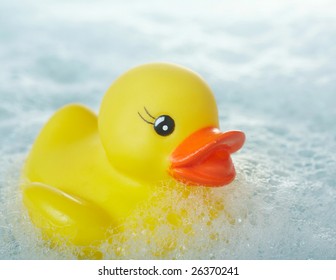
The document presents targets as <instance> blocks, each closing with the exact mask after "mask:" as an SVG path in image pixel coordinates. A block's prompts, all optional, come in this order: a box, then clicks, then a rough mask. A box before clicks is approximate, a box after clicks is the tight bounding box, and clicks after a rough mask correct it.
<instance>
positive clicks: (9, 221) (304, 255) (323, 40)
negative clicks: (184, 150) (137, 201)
mask: <svg viewBox="0 0 336 280" xmlns="http://www.w3.org/2000/svg"><path fill="white" fill-rule="evenodd" d="M49 2H50V1H48V3H47V2H44V1H16V2H13V1H12V2H8V1H7V2H4V3H1V4H0V36H1V44H0V57H1V69H2V71H1V72H0V98H1V102H0V135H1V138H0V161H1V169H0V203H1V209H0V218H1V219H0V259H54V258H56V259H67V258H76V256H75V255H74V254H72V252H70V250H66V249H65V250H62V251H57V250H54V249H51V248H50V247H49V246H47V245H46V244H45V243H44V242H43V241H42V240H41V238H40V236H39V233H38V231H37V230H36V229H35V228H34V227H33V226H32V225H31V224H30V222H29V219H28V218H27V215H26V213H25V211H24V209H23V208H22V206H21V199H20V192H19V188H18V180H19V177H20V169H21V167H22V164H23V161H24V158H25V156H26V154H27V152H28V150H29V147H30V145H31V144H32V142H33V140H34V138H35V137H36V134H37V132H38V131H39V129H40V128H41V127H42V125H43V123H45V122H46V120H47V119H48V118H49V117H50V116H51V115H52V113H53V112H54V111H55V110H56V109H57V108H58V107H60V106H62V105H64V104H67V103H70V102H80V103H84V104H87V105H89V106H90V107H91V108H93V109H95V110H97V108H98V107H99V103H100V100H101V98H102V96H103V93H104V92H105V90H106V89H107V88H108V86H109V84H110V83H111V82H112V81H113V79H114V78H115V77H116V76H117V75H119V74H121V73H122V72H123V71H125V70H127V69H128V68H130V67H132V66H134V65H138V64H141V63H144V62H149V61H153V60H156V61H157V60H160V61H162V60H166V61H170V62H175V63H179V64H183V65H185V66H187V67H190V68H192V69H193V70H195V71H196V72H199V73H200V74H201V75H202V76H203V77H204V78H205V79H206V80H207V81H208V82H209V83H210V86H211V87H212V88H213V90H214V92H215V94H216V98H217V101H218V106H219V113H220V122H221V127H222V129H223V130H229V129H241V130H243V131H244V132H245V133H246V135H247V142H246V145H245V146H244V148H243V149H242V150H241V151H240V152H239V153H237V154H235V155H234V156H233V160H234V162H235V165H236V167H237V174H238V175H237V178H236V180H235V181H234V183H233V184H231V185H230V186H228V187H225V188H220V189H213V190H212V189H201V188H195V189H194V190H193V191H192V193H191V195H190V196H189V197H188V199H182V198H181V192H180V191H179V190H180V189H179V187H177V186H170V187H163V188H158V189H157V190H156V191H155V192H154V196H155V197H161V196H162V197H164V199H163V200H162V201H161V202H160V203H157V202H156V203H153V204H152V205H150V206H149V209H150V211H147V212H146V211H142V210H141V209H138V211H137V212H136V213H135V216H134V217H133V218H132V219H130V220H129V221H127V222H126V225H128V226H129V227H128V228H129V230H128V231H127V230H126V231H125V232H124V233H123V234H119V235H116V236H114V238H113V239H112V240H111V243H112V245H113V246H112V245H110V244H109V243H107V244H104V245H103V247H102V250H103V252H104V254H105V257H106V258H125V259H129V258H141V259H142V258H177V259H183V258H190V259H194V258H200V259H202V258H204V259H208V258H216V259H226V258H229V259H249V258H253V259H308V258H312V259H335V258H336V253H335V252H336V218H335V217H336V216H335V212H336V203H335V201H336V189H335V182H336V177H335V170H336V154H335V151H336V133H335V132H336V123H335V119H336V110H335V104H336V96H335V79H336V77H335V74H334V73H335V72H336V68H335V67H336V66H335V63H334V61H335V49H334V46H335V44H336V39H335V38H336V30H335V28H334V26H336V22H335V21H336V20H335V19H336V15H335V11H336V9H335V7H334V5H335V4H334V2H333V1H327V0H325V1H318V2H316V1H300V0H296V1H290V0H288V1H281V2H279V1H277V2H276V1H258V3H259V5H256V4H255V3H252V2H251V3H250V2H249V3H247V2H246V1H243V0H241V1H236V2H235V4H227V3H225V4H223V1H215V0H213V1H211V3H212V4H211V5H209V4H208V2H204V3H203V2H202V3H203V4H202V3H200V2H199V3H198V4H194V3H195V2H194V1H191V0H190V1H184V2H183V3H184V4H183V7H184V9H181V6H180V1H177V0H176V1H170V2H169V6H167V7H165V8H162V7H161V6H160V5H159V4H153V3H152V2H151V1H150V0H145V1H141V4H135V3H134V5H129V4H128V3H124V2H125V1H120V2H118V1H117V3H116V2H114V3H112V4H111V2H110V1H101V3H100V4H99V5H98V4H96V3H95V4H94V7H93V6H92V5H93V4H92V3H91V2H89V1H71V2H69V1H52V5H50V3H49ZM46 3H47V4H46ZM270 3H272V4H270ZM190 6H193V7H194V9H187V7H190ZM241 7H245V8H244V9H241ZM260 7H261V9H260ZM41 11H43V12H41ZM92 11H95V13H93V12H92ZM163 194H164V195H163ZM172 202H174V203H172ZM212 205H223V207H224V209H223V210H221V211H219V213H220V214H219V215H218V217H215V218H214V217H213V216H212V215H213V214H212V211H213V209H212V208H211V206H212ZM170 208H175V210H176V211H180V210H178V209H186V211H187V212H188V216H187V217H186V223H190V224H191V226H190V227H191V229H192V232H193V234H190V232H189V233H188V234H186V233H185V232H183V227H181V228H174V227H173V226H172V225H171V224H170V223H169V221H168V220H169V219H168V220H167V218H166V217H167V215H166V214H167V211H168V212H169V211H170V210H169V209H170ZM147 209H148V208H147ZM148 213H154V214H155V215H157V217H160V223H161V226H159V227H157V228H156V230H155V231H154V234H153V235H148V234H147V231H148V229H147V225H146V224H145V223H143V221H144V220H145V216H148ZM210 216H211V217H212V220H211V223H209V217H210ZM134 224H136V225H137V227H136V228H137V230H136V231H134V227H135V226H134ZM187 232H188V231H187ZM172 235H173V236H176V240H173V242H172V243H171V244H173V245H169V244H165V245H164V246H166V247H167V246H168V247H169V246H170V247H169V248H170V249H169V250H166V253H164V254H163V253H162V252H160V246H161V245H162V243H164V241H165V240H169V238H168V237H169V236H172ZM167 236H168V237H167ZM111 248H113V249H111ZM115 248H117V249H115Z"/></svg>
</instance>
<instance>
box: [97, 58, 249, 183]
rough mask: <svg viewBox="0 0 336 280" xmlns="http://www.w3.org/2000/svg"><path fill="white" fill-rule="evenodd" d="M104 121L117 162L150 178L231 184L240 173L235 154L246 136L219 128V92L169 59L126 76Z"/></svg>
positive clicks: (108, 101) (110, 98) (112, 93)
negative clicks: (168, 62) (232, 157)
mask: <svg viewBox="0 0 336 280" xmlns="http://www.w3.org/2000/svg"><path fill="white" fill-rule="evenodd" d="M98 125H99V134H100V137H101V141H102V143H103V146H104V149H105V151H106V155H107V157H108V159H109V161H110V163H111V165H112V166H113V167H114V168H115V169H116V170H118V171H119V172H120V173H122V174H124V175H125V176H126V177H129V178H131V179H134V180H136V181H139V182H144V183H156V182H158V181H164V180H171V179H172V178H174V179H175V180H177V181H181V182H183V183H185V184H187V185H202V186H214V187H215V186H222V185H225V184H228V183H230V182H231V181H232V180H233V179H234V177H235V169H234V166H233V163H232V161H231V157H230V154H231V153H233V152H235V151H237V150H239V149H240V148H241V147H242V145H243V143H244V140H245V135H244V133H243V132H240V131H229V132H221V131H220V130H219V121H218V111H217V106H216V102H215V99H214V96H213V93H212V91H211V89H210V88H209V87H208V85H207V84H206V83H205V82H204V81H203V79H202V78H201V77H200V76H198V75H197V74H196V73H194V72H192V71H190V70H188V69H186V68H183V67H180V66H177V65H173V64H167V63H152V64H145V65H142V66H139V67H136V68H133V69H131V70H130V71H128V72H126V73H125V74H123V75H122V76H120V77H119V78H118V79H117V80H116V81H115V82H114V83H113V84H112V85H111V87H110V88H109V89H108V90H107V92H106V94H105V96H104V98H103V101H102V104H101V108H100V112H99V118H98Z"/></svg>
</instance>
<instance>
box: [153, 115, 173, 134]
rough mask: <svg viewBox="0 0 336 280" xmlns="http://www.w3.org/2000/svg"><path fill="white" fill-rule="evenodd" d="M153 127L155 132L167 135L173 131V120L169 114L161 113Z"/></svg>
mask: <svg viewBox="0 0 336 280" xmlns="http://www.w3.org/2000/svg"><path fill="white" fill-rule="evenodd" d="M154 129H155V131H156V133H157V134H159V135H161V136H168V135H170V134H172V133H173V131H174V129H175V122H174V120H173V119H172V118H171V117H170V116H168V115H162V116H160V117H158V118H157V119H156V120H155V122H154Z"/></svg>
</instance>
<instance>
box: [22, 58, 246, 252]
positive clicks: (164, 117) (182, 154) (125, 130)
mask: <svg viewBox="0 0 336 280" xmlns="http://www.w3.org/2000/svg"><path fill="white" fill-rule="evenodd" d="M244 141H245V135H244V133H243V132H241V131H228V132H221V131H220V130H219V120H218V111H217V105H216V102H215V98H214V95H213V93H212V91H211V89H210V88H209V86H208V85H207V84H206V82H205V81H204V80H203V79H202V78H201V77H200V76H199V75H198V74H196V73H194V72H193V71H191V70H189V69H187V68H184V67H182V66H178V65H175V64H169V63H150V64H145V65H141V66H138V67H135V68H133V69H131V70H129V71H127V72H126V73H125V74H123V75H121V76H120V77H119V78H117V79H116V81H115V82H114V83H113V84H112V85H111V86H110V88H109V89H108V90H107V92H106V94H105V95H104V97H103V100H102V103H101V107H100V110H99V113H98V115H96V114H95V113H94V112H92V111H91V110H90V109H88V108H86V107H84V106H82V105H79V104H70V105H67V106H65V107H63V108H61V109H59V110H58V111H57V112H56V113H55V114H54V115H53V116H52V117H51V119H50V120H49V121H48V122H47V123H46V125H45V126H44V127H43V129H42V131H41V132H40V134H39V135H38V137H37V138H36V140H35V142H34V144H33V146H32V149H31V151H30V153H29V155H28V158H27V160H26V162H25V165H24V168H23V173H22V174H23V179H24V183H23V184H22V193H23V202H24V205H25V206H26V208H27V210H28V213H29V216H30V218H31V220H32V221H33V223H34V224H35V225H36V226H37V227H38V228H40V229H41V230H42V233H43V236H44V237H45V238H46V239H48V240H49V241H50V242H52V243H59V242H67V243H69V244H74V245H79V246H89V245H90V246H91V245H95V244H100V243H101V242H102V241H103V240H104V239H106V238H107V234H108V230H107V229H111V228H118V227H119V226H120V225H121V224H122V222H123V220H124V219H125V218H126V217H127V216H128V215H129V214H130V213H131V212H132V210H133V209H134V208H135V206H136V205H138V204H139V203H141V202H143V201H145V200H146V199H147V198H148V196H149V195H150V194H151V191H152V188H153V186H155V185H157V184H158V183H160V182H171V181H177V182H180V183H182V184H185V185H187V186H204V187H220V186H223V185H226V184H229V183H230V182H231V181H232V180H233V179H234V177H235V169H234V165H233V163H232V160H231V157H230V155H231V154H232V153H234V152H236V151H238V150H239V149H240V148H241V147H242V146H243V143H244Z"/></svg>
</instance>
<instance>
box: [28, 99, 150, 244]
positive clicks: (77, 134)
mask: <svg viewBox="0 0 336 280" xmlns="http://www.w3.org/2000/svg"><path fill="white" fill-rule="evenodd" d="M23 176H24V178H27V179H28V180H29V183H28V184H27V183H26V184H25V186H24V188H23V193H24V201H25V203H26V205H28V210H30V214H31V215H32V217H33V220H34V221H35V222H36V223H38V224H40V223H41V225H39V226H40V227H42V228H43V229H44V231H45V232H46V233H47V235H48V236H50V235H55V231H56V232H57V231H60V234H61V235H62V234H63V229H64V228H65V229H66V231H67V235H69V238H70V241H71V243H75V244H77V245H87V244H91V243H92V241H93V240H94V239H97V240H100V239H102V238H103V237H104V234H103V232H104V231H106V228H107V227H115V226H118V224H120V222H121V221H122V219H123V218H124V217H125V216H127V214H128V213H129V211H130V209H131V208H132V207H134V205H135V204H136V203H137V202H139V201H141V200H143V199H145V198H146V197H147V194H148V185H144V184H140V183H139V182H135V181H133V180H131V179H130V178H128V177H125V176H122V175H121V174H120V173H119V172H117V171H115V169H114V168H112V167H111V165H110V164H109V161H108V159H107V158H106V154H105V152H104V149H103V147H102V144H101V141H100V139H99V134H98V124H97V116H96V115H95V114H94V113H93V112H91V111H90V110H89V109H87V108H86V107H84V106H81V105H75V104H73V105H67V106H65V107H63V108H61V109H60V110H59V111H58V112H56V113H55V115H54V116H53V117H52V118H51V119H50V120H49V122H48V123H47V124H46V125H45V127H44V128H43V130H42V131H41V133H40V135H39V136H38V137H37V139H36V141H35V143H34V146H33V148H32V150H31V152H30V155H29V157H28V159H27V162H26V164H25V168H24V171H23ZM66 202H68V203H69V202H71V203H70V205H69V206H68V209H63V208H64V205H66V204H67V203H66ZM81 212H83V213H81ZM86 212H88V213H90V216H92V218H91V219H88V213H86ZM94 213H96V215H94ZM75 216H76V217H75ZM79 217H83V219H82V220H81V221H78V218H79ZM101 217H102V219H101ZM80 223H82V224H83V225H82V226H80V227H79V224H80ZM97 223H98V227H97ZM99 223H100V224H101V225H100V226H99ZM94 225H96V231H97V232H96V233H95V235H96V236H92V235H93V233H92V232H90V231H88V228H91V229H92V227H93V226H94ZM72 227H74V228H73V230H72V229H71V228H72ZM78 228H83V229H82V231H81V232H78ZM72 231H73V232H72Z"/></svg>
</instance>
